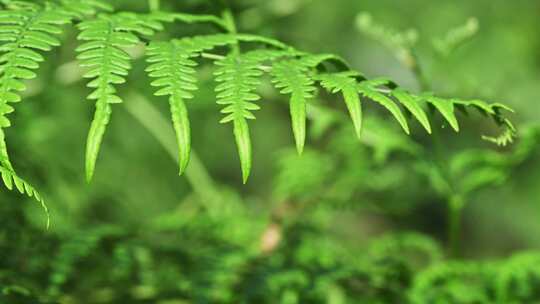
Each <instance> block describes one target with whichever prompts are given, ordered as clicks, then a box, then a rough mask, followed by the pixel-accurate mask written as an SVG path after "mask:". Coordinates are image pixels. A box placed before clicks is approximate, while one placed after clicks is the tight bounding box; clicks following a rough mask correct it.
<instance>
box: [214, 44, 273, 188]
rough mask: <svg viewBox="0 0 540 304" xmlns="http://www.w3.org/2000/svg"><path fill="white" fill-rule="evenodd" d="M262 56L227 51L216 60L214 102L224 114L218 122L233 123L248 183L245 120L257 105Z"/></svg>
mask: <svg viewBox="0 0 540 304" xmlns="http://www.w3.org/2000/svg"><path fill="white" fill-rule="evenodd" d="M263 60H264V59H263V58H261V56H260V53H245V54H236V53H234V52H233V53H232V54H229V55H228V56H227V57H226V58H225V59H223V60H219V61H216V65H218V66H219V68H218V69H217V70H216V71H215V73H214V75H215V76H216V81H217V82H218V83H220V84H219V85H218V86H217V87H216V92H217V93H218V94H217V103H218V104H221V105H225V108H223V109H222V110H221V113H223V114H226V116H225V117H224V118H223V119H222V120H221V121H220V122H221V123H227V122H233V128H234V136H235V139H236V145H237V148H238V154H239V156H240V164H241V167H242V179H243V181H244V183H246V182H247V179H248V177H249V173H250V171H251V139H250V135H249V126H248V123H247V120H249V119H255V116H254V115H253V113H251V111H254V110H258V109H260V107H259V106H258V105H256V104H255V103H253V102H254V101H257V100H259V99H260V96H259V95H257V94H255V93H254V91H255V89H256V88H257V86H258V85H259V84H260V80H259V77H260V76H261V75H262V74H263V73H262V71H261V70H260V69H259V64H260V62H261V61H263Z"/></svg>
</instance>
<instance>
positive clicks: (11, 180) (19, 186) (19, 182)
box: [0, 159, 50, 229]
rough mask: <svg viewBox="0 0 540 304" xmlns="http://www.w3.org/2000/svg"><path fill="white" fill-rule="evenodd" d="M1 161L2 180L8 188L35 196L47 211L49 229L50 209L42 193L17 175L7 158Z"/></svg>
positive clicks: (0, 173) (0, 172)
mask: <svg viewBox="0 0 540 304" xmlns="http://www.w3.org/2000/svg"><path fill="white" fill-rule="evenodd" d="M0 163H1V165H0V175H1V176H2V181H3V182H4V185H5V186H6V188H8V189H9V190H14V189H16V190H17V191H19V193H21V194H26V195H28V197H33V198H34V199H35V200H36V201H37V202H38V203H39V204H40V205H41V208H43V210H44V211H45V215H46V217H47V224H46V227H47V229H49V225H50V215H49V209H48V208H47V205H45V202H44V201H43V199H42V198H41V195H40V194H39V193H38V192H37V191H36V189H35V188H34V187H33V186H32V185H30V184H29V183H28V182H26V181H25V180H24V179H22V178H20V177H19V176H17V174H15V172H14V171H13V169H12V168H11V167H10V166H11V165H9V163H7V164H6V160H4V159H2V160H0Z"/></svg>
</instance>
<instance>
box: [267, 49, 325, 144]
mask: <svg viewBox="0 0 540 304" xmlns="http://www.w3.org/2000/svg"><path fill="white" fill-rule="evenodd" d="M307 72H308V68H307V67H306V66H305V65H303V64H302V62H301V61H299V60H283V61H279V62H276V63H275V64H274V65H273V66H272V76H273V80H272V82H273V83H274V85H275V87H276V88H278V89H281V90H280V93H282V94H290V95H291V99H290V112H291V119H292V129H293V133H294V138H295V141H296V149H297V151H298V153H299V154H302V151H303V149H304V142H305V139H306V104H307V100H308V99H310V98H312V97H313V92H314V91H315V90H316V88H315V86H314V85H313V84H314V81H313V80H312V79H311V78H310V77H309V75H307Z"/></svg>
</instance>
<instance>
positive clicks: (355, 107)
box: [317, 72, 362, 138]
mask: <svg viewBox="0 0 540 304" xmlns="http://www.w3.org/2000/svg"><path fill="white" fill-rule="evenodd" d="M358 75H359V74H358V73H355V72H342V73H332V74H321V75H318V76H317V79H318V80H320V81H321V86H322V87H324V88H325V89H326V90H328V91H329V92H331V93H338V92H341V93H342V94H343V98H344V100H345V105H346V106H347V110H348V111H349V115H350V116H351V119H352V122H353V125H354V130H355V132H356V136H357V137H358V138H360V135H361V133H362V104H361V102H360V96H358V87H357V85H358V82H357V80H356V78H355V77H356V76H358Z"/></svg>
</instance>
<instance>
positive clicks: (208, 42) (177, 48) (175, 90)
mask: <svg viewBox="0 0 540 304" xmlns="http://www.w3.org/2000/svg"><path fill="white" fill-rule="evenodd" d="M235 42H236V39H235V38H234V36H231V35H211V36H199V37H193V38H185V39H181V40H173V41H169V42H152V43H150V45H149V46H148V48H147V55H148V56H149V58H148V59H147V61H148V62H149V63H151V65H150V66H148V68H146V71H147V72H148V73H149V76H150V77H152V78H157V80H155V81H153V82H152V83H151V85H152V86H157V87H162V88H161V89H160V90H158V91H157V92H156V93H155V95H156V96H163V95H168V96H169V105H170V109H171V115H172V121H173V125H174V130H175V132H176V139H177V142H178V148H179V151H178V159H179V164H180V174H182V173H183V172H184V170H185V169H186V167H187V164H188V162H189V154H190V150H191V135H190V126H189V118H188V111H187V108H186V105H185V100H186V99H191V98H193V95H192V94H191V93H190V92H191V91H195V90H197V86H196V81H197V79H196V78H195V76H194V74H195V73H196V71H195V67H196V66H197V62H196V61H194V60H192V59H191V58H192V57H196V56H198V53H200V52H201V51H205V50H210V49H213V48H214V47H216V46H220V45H226V44H231V43H235Z"/></svg>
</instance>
